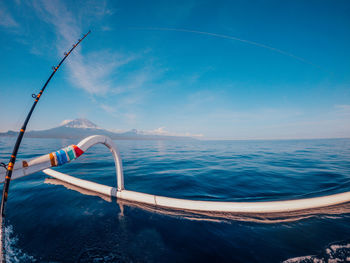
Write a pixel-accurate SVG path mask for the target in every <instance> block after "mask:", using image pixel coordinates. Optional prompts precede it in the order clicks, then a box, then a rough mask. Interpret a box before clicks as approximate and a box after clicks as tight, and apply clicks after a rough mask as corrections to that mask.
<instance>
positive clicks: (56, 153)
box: [55, 151, 62, 165]
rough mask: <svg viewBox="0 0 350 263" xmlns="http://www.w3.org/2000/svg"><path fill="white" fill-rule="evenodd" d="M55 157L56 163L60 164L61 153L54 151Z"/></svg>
mask: <svg viewBox="0 0 350 263" xmlns="http://www.w3.org/2000/svg"><path fill="white" fill-rule="evenodd" d="M55 155H56V158H57V163H58V165H62V158H61V154H60V152H59V151H57V152H55Z"/></svg>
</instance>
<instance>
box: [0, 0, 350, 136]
mask: <svg viewBox="0 0 350 263" xmlns="http://www.w3.org/2000/svg"><path fill="white" fill-rule="evenodd" d="M349 13H350V2H349V1H111V2H109V1H75V2H73V1H20V0H17V1H1V0H0V45H1V49H0V54H1V60H0V90H1V95H2V96H1V102H0V131H7V130H9V129H14V130H18V129H19V128H20V126H21V123H22V122H23V121H24V118H25V116H26V113H27V111H28V110H29V107H30V105H31V103H32V102H33V99H32V98H31V94H32V93H37V92H38V91H39V90H40V88H41V86H42V85H43V83H44V82H45V81H46V79H47V77H48V76H49V74H50V73H51V67H52V66H53V65H56V64H57V63H58V62H59V60H60V59H61V57H62V55H63V53H64V52H65V51H67V50H68V49H69V48H70V47H71V45H72V44H73V43H74V42H76V41H77V39H78V38H80V37H81V36H82V34H84V33H86V32H87V31H88V30H89V29H91V31H92V32H91V35H89V36H88V37H87V38H86V39H85V40H84V42H82V43H81V46H80V47H78V48H77V49H76V50H75V51H74V53H73V54H72V55H71V56H70V57H69V58H68V59H67V60H66V63H65V64H64V66H63V67H61V69H60V70H59V71H58V72H57V73H56V75H55V76H54V78H53V80H52V81H51V83H50V84H49V86H48V87H47V89H46V91H45V93H44V95H43V97H42V99H41V100H40V102H39V104H38V106H37V108H36V110H35V112H34V114H33V117H32V119H31V121H30V123H29V125H28V129H46V128H51V127H54V126H58V125H59V124H60V123H61V122H62V121H63V120H66V119H74V118H87V119H89V120H91V121H93V122H94V123H96V124H97V125H99V126H101V127H103V128H107V129H112V130H129V129H132V128H136V129H140V130H144V131H149V132H154V133H159V134H176V135H184V134H187V135H194V136H199V137H200V138H204V139H289V138H337V137H349V134H350V50H349V47H350V16H349Z"/></svg>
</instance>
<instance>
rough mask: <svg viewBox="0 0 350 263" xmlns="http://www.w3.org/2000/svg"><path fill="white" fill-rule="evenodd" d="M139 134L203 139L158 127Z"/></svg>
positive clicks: (198, 135)
mask: <svg viewBox="0 0 350 263" xmlns="http://www.w3.org/2000/svg"><path fill="white" fill-rule="evenodd" d="M140 133H142V134H147V135H163V136H182V137H197V138H201V137H203V134H191V133H189V132H182V133H177V132H170V131H167V130H166V127H159V128H157V129H154V130H149V131H141V132H140Z"/></svg>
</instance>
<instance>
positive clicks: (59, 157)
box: [55, 150, 68, 165]
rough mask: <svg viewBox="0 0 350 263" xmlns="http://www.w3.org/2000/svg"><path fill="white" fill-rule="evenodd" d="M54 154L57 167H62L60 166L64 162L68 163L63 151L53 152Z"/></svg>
mask: <svg viewBox="0 0 350 263" xmlns="http://www.w3.org/2000/svg"><path fill="white" fill-rule="evenodd" d="M55 154H56V157H57V162H58V165H62V164H65V163H66V162H68V159H67V155H66V152H65V151H64V150H59V151H57V152H55Z"/></svg>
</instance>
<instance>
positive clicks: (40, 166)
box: [0, 135, 124, 190]
mask: <svg viewBox="0 0 350 263" xmlns="http://www.w3.org/2000/svg"><path fill="white" fill-rule="evenodd" d="M95 144H104V145H106V146H107V147H108V148H109V149H110V151H111V152H112V154H113V158H114V162H115V167H116V174H117V184H118V190H123V189H124V176H123V166H122V160H121V158H120V154H119V152H118V149H117V147H116V146H115V145H114V143H113V141H112V140H111V139H110V138H108V137H105V136H101V135H94V136H90V137H87V138H85V139H84V140H82V141H81V142H79V143H78V144H77V145H74V144H73V145H69V146H67V147H65V148H62V149H60V150H58V151H56V152H52V153H49V154H45V155H42V156H39V157H36V158H33V159H31V160H28V161H19V162H16V164H15V165H14V167H13V172H12V180H13V179H17V178H21V177H23V176H26V175H30V174H33V173H36V172H40V171H42V170H45V169H47V168H50V167H55V166H60V165H63V164H65V163H68V162H70V161H72V160H74V159H76V158H78V157H79V156H80V155H82V154H83V153H84V152H85V151H86V150H87V149H89V148H90V147H91V146H93V145H95ZM5 175H6V170H5V169H0V183H3V182H4V180H5Z"/></svg>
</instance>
